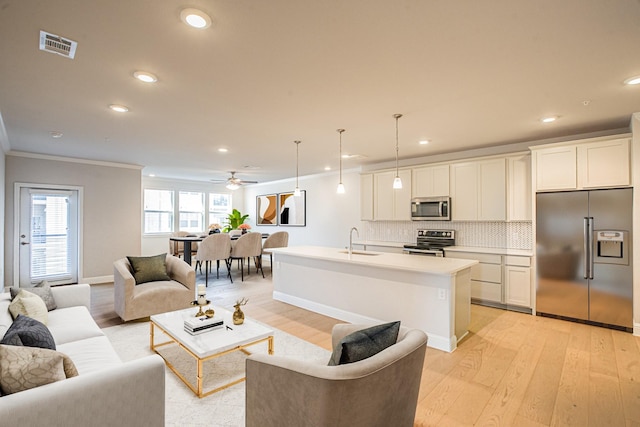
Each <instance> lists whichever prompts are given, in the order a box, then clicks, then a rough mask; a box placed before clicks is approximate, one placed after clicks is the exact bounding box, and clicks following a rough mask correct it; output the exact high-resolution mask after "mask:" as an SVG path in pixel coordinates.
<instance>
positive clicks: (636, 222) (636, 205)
mask: <svg viewBox="0 0 640 427" xmlns="http://www.w3.org/2000/svg"><path fill="white" fill-rule="evenodd" d="M631 132H632V133H633V135H632V136H631V155H632V156H633V157H632V169H631V170H632V175H633V212H634V215H633V248H634V251H633V334H634V335H638V336H640V112H639V113H635V114H634V115H633V116H632V117H631Z"/></svg>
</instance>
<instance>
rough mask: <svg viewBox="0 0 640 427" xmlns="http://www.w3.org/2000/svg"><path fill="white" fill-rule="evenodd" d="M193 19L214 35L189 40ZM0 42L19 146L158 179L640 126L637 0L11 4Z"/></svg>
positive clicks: (350, 163)
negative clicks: (147, 80) (186, 12)
mask: <svg viewBox="0 0 640 427" xmlns="http://www.w3.org/2000/svg"><path fill="white" fill-rule="evenodd" d="M184 7H197V8H199V9H202V10H204V11H206V12H207V13H209V14H210V15H211V17H212V18H213V21H214V24H213V25H212V26H211V27H210V28H208V29H206V30H196V29H193V28H190V27H187V26H186V25H185V24H183V23H182V22H181V21H180V18H179V14H180V11H181V9H182V8H184ZM40 30H46V31H49V32H51V33H54V34H57V35H60V36H63V37H66V38H69V39H72V40H75V41H77V42H78V49H77V53H76V57H75V59H73V60H71V59H67V58H63V57H61V56H58V55H54V54H51V53H47V52H42V51H40V50H39V49H38V37H39V31H40ZM0 35H1V37H0V114H1V118H2V120H3V121H4V126H5V128H6V139H7V140H8V141H4V143H5V145H6V144H7V142H8V145H9V146H10V149H11V150H16V151H27V152H34V153H42V154H50V155H60V156H70V157H77V158H86V159H93V160H104V161H114V162H124V163H134V164H139V165H144V166H145V169H144V174H145V175H146V174H149V173H155V174H156V175H157V176H165V177H171V178H184V179H196V180H204V181H207V180H210V179H216V178H224V177H225V176H226V173H225V171H230V170H236V171H238V176H239V177H240V178H245V179H250V180H259V181H268V180H275V179H281V178H284V177H291V176H295V144H294V143H293V141H294V140H296V139H299V140H302V143H301V144H300V174H301V175H306V174H313V173H319V172H322V171H323V168H324V167H325V166H331V167H332V168H333V169H334V170H335V169H336V168H337V167H338V133H337V132H336V129H338V128H344V129H346V132H345V133H344V134H343V150H344V151H345V152H347V153H352V154H359V155H361V156H363V157H362V158H360V159H349V160H345V161H344V167H345V168H351V167H356V166H359V165H361V164H371V163H378V162H384V161H388V160H392V159H393V158H394V156H395V121H394V119H393V114H394V113H402V114H403V115H404V116H403V117H402V118H401V119H400V121H399V136H400V141H399V144H400V158H401V159H407V158H412V157H419V156H428V155H433V154H439V153H444V152H452V151H459V150H465V149H470V148H477V147H488V146H494V145H502V144H508V143H515V142H522V141H533V140H540V139H546V138H555V137H562V136H565V135H574V134H580V133H588V132H596V131H602V130H610V129H618V128H625V127H627V126H628V125H629V122H630V117H631V114H632V113H634V112H638V111H640V85H636V86H625V85H623V84H622V82H623V80H625V79H626V78H628V77H630V76H634V75H640V55H639V54H638V51H639V48H640V1H639V0H607V1H603V0H562V1H558V0H535V1H532V0H484V1H477V0H467V1H461V0H455V1H454V0H451V1H436V0H321V1H318V0H288V1H285V0H269V1H265V0H190V1H189V2H183V1H178V0H162V1H157V0H128V1H108V0H95V1H86V0H55V1H51V0H0ZM136 70H145V71H149V72H152V73H154V74H156V75H157V76H158V78H159V80H158V82H157V83H155V84H152V85H151V84H144V83H141V82H139V81H137V80H135V79H134V78H133V77H132V74H133V72H134V71H136ZM585 101H586V102H585ZM114 103H115V104H124V105H127V106H128V107H129V108H130V112H128V113H126V114H117V113H114V112H112V111H110V110H109V109H108V108H107V106H108V105H109V104H114ZM585 103H586V104H588V105H585ZM547 115H557V116H559V119H558V120H557V121H556V122H555V123H551V124H543V123H541V122H540V118H541V117H543V116H547ZM1 131H2V129H0V135H2V132H1ZM51 131H60V132H62V133H63V134H64V135H63V137H62V138H60V139H53V138H51V136H50V132H51ZM0 138H1V137H0ZM423 138H427V139H430V140H431V143H430V144H429V145H427V146H421V145H418V144H417V142H418V140H419V139H423ZM220 147H226V148H228V149H229V152H228V153H226V154H220V153H218V151H217V149H218V148H220ZM247 166H248V167H249V168H246V167H247ZM252 167H254V168H252Z"/></svg>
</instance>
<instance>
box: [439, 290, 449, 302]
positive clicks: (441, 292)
mask: <svg viewBox="0 0 640 427" xmlns="http://www.w3.org/2000/svg"><path fill="white" fill-rule="evenodd" d="M438 299H440V300H443V301H444V300H446V299H447V290H446V289H438Z"/></svg>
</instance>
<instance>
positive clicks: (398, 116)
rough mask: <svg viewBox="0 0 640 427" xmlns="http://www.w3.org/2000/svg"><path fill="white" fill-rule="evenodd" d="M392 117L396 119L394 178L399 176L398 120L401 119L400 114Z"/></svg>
mask: <svg viewBox="0 0 640 427" xmlns="http://www.w3.org/2000/svg"><path fill="white" fill-rule="evenodd" d="M393 117H395V119H396V178H397V177H398V176H399V174H398V119H399V118H400V117H402V114H394V115H393Z"/></svg>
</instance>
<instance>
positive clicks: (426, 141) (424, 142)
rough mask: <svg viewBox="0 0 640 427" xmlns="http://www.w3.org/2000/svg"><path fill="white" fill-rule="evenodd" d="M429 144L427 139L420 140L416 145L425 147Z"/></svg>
mask: <svg viewBox="0 0 640 427" xmlns="http://www.w3.org/2000/svg"><path fill="white" fill-rule="evenodd" d="M428 143H429V140H428V139H421V140H420V141H418V144H420V145H427V144H428Z"/></svg>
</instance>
